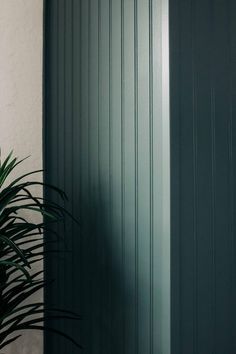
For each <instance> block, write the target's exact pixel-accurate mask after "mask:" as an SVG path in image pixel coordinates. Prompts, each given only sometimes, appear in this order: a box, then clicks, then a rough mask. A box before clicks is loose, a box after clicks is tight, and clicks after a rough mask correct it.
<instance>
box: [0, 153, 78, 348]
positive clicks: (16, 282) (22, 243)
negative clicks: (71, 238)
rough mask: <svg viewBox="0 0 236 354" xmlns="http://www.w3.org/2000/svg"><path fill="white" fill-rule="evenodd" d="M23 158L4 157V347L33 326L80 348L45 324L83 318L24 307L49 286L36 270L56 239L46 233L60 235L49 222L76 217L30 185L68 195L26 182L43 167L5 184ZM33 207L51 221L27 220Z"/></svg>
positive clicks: (0, 343) (0, 210) (0, 223)
mask: <svg viewBox="0 0 236 354" xmlns="http://www.w3.org/2000/svg"><path fill="white" fill-rule="evenodd" d="M24 160H25V159H22V160H18V159H17V158H16V157H14V156H13V152H10V154H9V155H8V156H7V157H6V158H5V160H4V161H3V162H2V161H1V157H0V350H1V349H2V348H4V347H5V346H7V345H9V344H10V343H12V342H13V341H15V340H17V339H18V338H19V337H20V336H21V334H17V333H15V332H18V331H22V330H30V329H38V330H44V329H45V330H49V331H52V332H54V333H57V334H60V335H62V336H64V337H65V338H67V339H68V340H70V341H71V342H73V343H74V344H75V345H76V346H77V347H79V348H80V345H79V344H78V343H77V342H76V341H75V340H74V339H73V338H71V337H70V336H68V335H66V334H64V333H62V332H60V331H58V330H56V329H53V328H49V327H45V325H44V321H45V320H46V319H48V318H52V319H60V318H67V319H70V320H79V319H80V317H79V316H77V315H76V314H74V313H71V312H68V311H62V310H59V309H46V308H45V306H44V303H39V302H35V303H30V304H26V305H25V301H26V300H29V299H30V297H31V296H32V295H33V294H35V293H36V292H37V291H39V290H40V289H42V288H43V287H44V286H45V282H44V280H43V279H42V275H43V273H44V272H43V270H41V271H37V272H36V271H33V270H32V268H33V266H34V265H35V264H36V263H38V262H40V261H42V259H43V258H44V255H45V251H44V245H45V244H46V243H48V242H52V243H53V242H55V239H53V238H52V239H51V240H45V239H44V237H43V233H44V232H45V230H47V231H48V230H50V231H51V233H52V235H53V236H55V237H60V236H59V235H58V234H57V232H55V231H54V230H51V228H50V224H51V223H54V222H57V221H59V220H62V219H63V218H64V217H65V215H69V216H70V217H71V218H72V219H73V216H72V215H71V214H70V213H68V212H67V211H66V210H65V209H64V208H63V207H61V206H60V205H58V204H56V203H54V202H52V201H49V200H47V199H45V198H42V197H37V196H35V195H33V194H32V192H31V190H30V189H31V187H33V186H41V187H46V188H50V189H52V190H53V191H54V192H55V193H57V194H58V196H59V198H60V199H61V200H62V202H65V201H66V200H67V196H66V194H65V193H64V192H63V191H61V190H60V189H59V188H57V187H54V186H52V185H48V184H45V183H43V182H39V181H27V180H25V179H27V178H28V177H32V176H33V175H35V174H37V173H40V172H42V170H37V171H33V172H29V173H25V174H24V175H22V176H19V177H17V178H16V179H14V180H13V181H11V182H10V183H9V184H7V185H6V182H7V179H8V177H9V176H10V175H11V173H12V171H13V170H14V169H15V168H16V167H17V166H18V165H19V164H20V163H22V162H23V161H24ZM29 211H30V212H35V213H38V214H40V215H41V216H43V217H44V216H46V217H47V222H45V221H43V222H39V223H34V222H32V221H30V220H28V217H27V216H25V215H26V214H27V212H29ZM22 212H23V213H22ZM23 215H24V216H23ZM75 221H76V220H75ZM55 251H56V250H55Z"/></svg>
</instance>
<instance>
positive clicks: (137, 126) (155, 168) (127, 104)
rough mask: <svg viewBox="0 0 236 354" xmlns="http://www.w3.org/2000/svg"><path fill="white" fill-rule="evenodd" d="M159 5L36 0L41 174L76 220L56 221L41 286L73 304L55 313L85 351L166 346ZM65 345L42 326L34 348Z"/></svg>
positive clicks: (50, 299) (165, 160)
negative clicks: (48, 282) (39, 5)
mask: <svg viewBox="0 0 236 354" xmlns="http://www.w3.org/2000/svg"><path fill="white" fill-rule="evenodd" d="M164 10H165V12H166V11H167V2H166V1H159V0H81V1H79V0H74V1H73V0H50V1H46V28H45V69H46V70H45V94H46V95H45V125H44V132H45V168H46V173H45V177H46V180H47V181H48V182H50V183H56V184H57V185H58V186H60V187H62V188H63V189H65V190H66V192H67V193H68V195H69V198H70V201H71V204H70V205H69V208H70V210H71V211H72V212H73V213H74V215H75V216H76V217H78V218H79V219H80V221H81V228H80V230H78V229H77V228H76V227H75V226H73V225H71V222H70V221H67V223H66V225H65V226H63V225H61V226H59V227H58V229H59V231H60V232H61V233H64V232H65V235H66V246H67V247H68V249H71V250H72V252H71V253H62V254H60V256H59V257H57V256H48V258H47V260H46V263H45V265H46V277H47V278H48V279H51V278H54V277H56V278H57V281H56V282H55V283H53V285H52V286H50V287H48V288H47V290H46V292H45V296H46V303H47V304H49V305H50V304H51V305H57V306H58V307H63V308H66V309H72V310H75V311H77V312H79V313H81V314H82V316H83V321H82V322H81V323H80V324H79V325H77V324H73V325H72V324H70V323H66V322H61V325H59V324H56V325H57V326H58V327H59V328H61V329H62V330H64V331H66V332H67V333H71V334H72V335H73V336H74V337H75V338H76V339H77V340H78V341H80V342H81V343H82V344H84V346H85V350H84V352H85V353H86V354H98V353H103V354H116V353H117V354H118V353H119V354H121V353H123V354H169V346H170V333H169V326H170V324H169V315H170V309H169V296H170V291H169V264H170V259H169V231H168V230H169V219H168V218H169V211H168V210H169V209H168V208H169V179H168V178H169V175H168V173H169V172H168V168H169V167H168V166H169V157H168V156H169V155H168V144H169V141H168V92H167V91H166V92H165V97H163V95H162V92H163V90H166V82H165V80H166V81H167V82H168V75H167V74H165V75H164V76H163V73H162V71H163V70H162V57H163V52H162V48H163V41H164V42H165V43H166V46H168V38H167V36H166V37H164V36H163V33H162V27H163V23H162V16H163V14H164ZM165 16H166V17H165V21H167V14H166V15H165ZM165 23H167V22H165ZM166 34H167V32H166ZM167 62H168V57H166V58H165V63H166V64H167ZM164 84H165V85H164ZM163 85H164V86H165V87H164V86H163ZM163 87H164V88H163ZM163 117H164V124H163V119H162V118H163ZM76 352H77V350H76V349H75V348H74V347H73V346H72V345H70V344H69V343H68V342H66V341H64V340H62V339H58V338H57V337H55V336H54V335H51V334H50V335H49V334H46V335H45V353H50V354H52V353H56V354H60V353H63V354H68V353H69V354H72V353H76Z"/></svg>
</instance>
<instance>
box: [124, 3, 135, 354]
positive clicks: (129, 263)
mask: <svg viewBox="0 0 236 354" xmlns="http://www.w3.org/2000/svg"><path fill="white" fill-rule="evenodd" d="M133 10H134V0H129V1H124V5H123V16H124V18H123V78H124V81H123V90H124V92H123V131H124V145H123V152H124V162H123V163H124V171H123V178H124V187H123V188H124V191H123V192H124V200H123V203H124V211H125V212H124V220H123V223H124V229H123V232H124V235H125V238H124V253H125V254H124V258H125V272H124V276H125V278H124V280H125V294H124V296H125V299H126V301H125V305H124V306H125V324H126V330H125V338H124V341H125V349H124V353H130V354H134V353H135V302H134V298H135V230H134V224H135V186H134V180H135V164H134V153H135V131H134V128H135V116H134V41H133V39H134V11H133Z"/></svg>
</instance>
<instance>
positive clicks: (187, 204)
mask: <svg viewBox="0 0 236 354" xmlns="http://www.w3.org/2000/svg"><path fill="white" fill-rule="evenodd" d="M235 14H236V4H235V2H234V1H219V0H212V1H209V0H196V1H195V0H191V1H175V0H170V19H169V21H170V102H171V171H172V172H171V196H172V198H171V215H172V218H171V226H172V234H171V243H172V248H171V249H172V259H171V262H172V272H171V279H172V319H171V323H172V353H173V354H177V353H178V354H194V353H199V354H209V353H214V354H222V353H235V352H236V342H235V333H236V332H235V330H236V328H235V304H236V302H235V298H236V296H235V295H236V293H235V269H236V268H235V265H236V264H235V259H236V258H235V166H236V160H235V156H236V154H235V152H236V150H235V141H236V140H235V139H236V135H235V134H236V126H235V108H236V107H235V92H236V91H235V88H236V86H235V83H236V82H235V58H236V57H235V55H236V52H235V49H236V35H235V33H236V32H235V30H236V28H235Z"/></svg>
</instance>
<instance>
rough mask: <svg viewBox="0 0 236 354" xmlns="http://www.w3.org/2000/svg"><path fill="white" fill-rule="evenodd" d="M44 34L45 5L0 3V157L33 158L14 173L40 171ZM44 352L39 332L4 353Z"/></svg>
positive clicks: (15, 0) (19, 0)
mask: <svg viewBox="0 0 236 354" xmlns="http://www.w3.org/2000/svg"><path fill="white" fill-rule="evenodd" d="M42 33H43V0H0V53H1V54H0V146H1V149H2V154H3V155H6V154H7V153H8V152H9V151H10V150H12V149H14V152H15V154H16V155H17V156H19V157H21V158H22V157H25V156H27V155H31V158H30V159H28V160H26V161H25V163H24V165H22V167H21V168H19V169H18V170H17V173H21V172H22V171H30V170H34V169H39V168H41V167H42V41H43V35H42ZM39 178H40V176H39ZM34 217H35V216H34ZM41 297H42V294H38V295H37V298H41ZM42 352H43V349H42V334H41V333H38V332H36V333H35V332H28V333H23V336H22V338H21V339H20V340H19V341H18V342H16V343H15V344H12V345H10V347H9V348H8V349H7V350H5V351H4V353H7V354H39V353H42Z"/></svg>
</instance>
